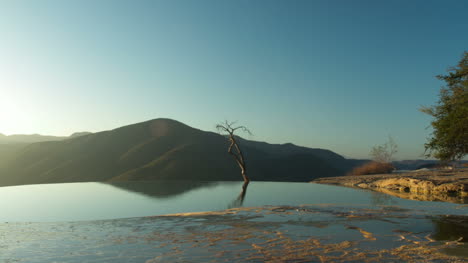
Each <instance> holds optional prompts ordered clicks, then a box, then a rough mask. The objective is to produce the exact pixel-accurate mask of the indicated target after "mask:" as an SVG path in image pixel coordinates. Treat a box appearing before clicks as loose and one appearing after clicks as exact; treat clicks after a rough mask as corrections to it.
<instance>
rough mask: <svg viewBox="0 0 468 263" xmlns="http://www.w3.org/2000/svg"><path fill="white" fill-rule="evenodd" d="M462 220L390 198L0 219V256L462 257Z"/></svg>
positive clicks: (150, 259)
mask: <svg viewBox="0 0 468 263" xmlns="http://www.w3.org/2000/svg"><path fill="white" fill-rule="evenodd" d="M461 206H464V205H461ZM460 209H463V210H465V209H466V207H460ZM466 222H467V217H466V216H464V215H452V216H434V215H430V214H428V213H427V211H426V212H425V211H420V210H413V209H404V208H401V207H396V206H381V207H379V208H374V209H369V208H362V209H356V208H349V207H338V206H332V205H304V206H271V207H253V208H236V209H229V210H226V211H221V212H214V213H211V212H207V213H188V214H174V215H168V216H156V217H142V218H129V219H117V220H103V221H85V222H58V223H0V262H28V263H45V262H76V263H78V262H80V263H82V262H88V263H91V262H93V263H98V262H101V263H104V262H122V263H124V262H125V263H132V262H135V263H136V262H146V263H155V262H466V260H467V259H468V254H467V251H468V246H467V243H466V241H467V239H466V238H467V237H468V225H467V224H466Z"/></svg>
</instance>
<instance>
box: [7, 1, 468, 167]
mask: <svg viewBox="0 0 468 263" xmlns="http://www.w3.org/2000/svg"><path fill="white" fill-rule="evenodd" d="M466 14H468V2H467V1H465V0H460V1H450V0H444V1H442V0H440V1H430V0H429V1H427V0H425V1H418V0H415V1H406V0H405V1H398V0H395V1H374V0H369V1H359V0H356V1H346V0H342V1H338V0H331V1H328V0H323V1H319V0H315V1H306V0H303V1H301V0H296V1H275V0H271V1H251V0H237V1H226V0H211V1H208V0H200V1H189V0H185V1H182V0H167V1H157V0H155V1H150V0H148V1H143V0H139V1H130V0H126V1H122V0H100V1H94V0H80V1H75V0H70V1H61V0H43V1H32V0H31V1H23V0H15V1H0V33H1V36H2V37H1V41H0V133H3V134H32V133H39V134H46V135H70V134H72V133H74V132H79V131H91V132H97V131H103V130H109V129H114V128H117V127H120V126H123V125H128V124H132V123H138V122H142V121H146V120H150V119H155V118H171V119H175V120H178V121H181V122H183V123H186V124H188V125H190V126H192V127H195V128H199V129H202V130H206V131H215V125H216V123H218V122H221V121H223V120H237V121H238V123H239V124H242V125H245V126H247V127H249V128H250V130H251V131H252V132H253V136H247V135H246V136H245V137H246V138H248V139H252V140H258V141H267V142H270V143H287V142H291V143H294V144H297V145H302V146H307V147H313V148H325V149H330V150H333V151H335V152H337V153H339V154H342V155H344V156H345V157H349V158H368V157H369V151H370V149H371V147H372V146H374V145H377V144H382V143H385V141H386V140H387V137H388V136H389V135H390V136H392V137H393V139H394V140H395V141H396V143H397V144H398V146H399V153H398V155H397V156H396V157H397V159H417V158H421V155H422V153H423V152H424V143H425V141H426V139H427V137H428V136H429V135H430V132H431V129H430V128H428V126H429V125H430V121H431V118H430V117H429V116H426V115H424V114H423V113H421V112H419V111H418V108H419V107H420V106H421V105H426V106H427V105H433V104H435V103H436V102H437V99H438V92H439V89H440V87H441V86H442V85H443V83H442V82H441V81H439V80H437V79H436V78H435V76H436V75H438V74H444V73H446V72H447V69H448V68H449V67H450V66H454V65H456V63H457V62H458V61H459V60H460V59H461V55H462V54H463V51H465V50H468V34H467V33H466V31H467V28H468V19H467V18H466Z"/></svg>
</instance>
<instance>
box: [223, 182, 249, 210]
mask: <svg viewBox="0 0 468 263" xmlns="http://www.w3.org/2000/svg"><path fill="white" fill-rule="evenodd" d="M248 186H249V182H248V181H246V182H244V184H243V185H242V190H241V192H240V194H239V196H237V198H236V199H234V200H233V201H232V202H231V203H230V204H229V206H228V208H229V209H230V208H236V207H241V206H242V205H243V204H244V199H245V194H246V193H247V187H248Z"/></svg>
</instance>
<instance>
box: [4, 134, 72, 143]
mask: <svg viewBox="0 0 468 263" xmlns="http://www.w3.org/2000/svg"><path fill="white" fill-rule="evenodd" d="M65 138H67V137H58V136H45V135H40V134H30V135H24V134H15V135H8V136H6V135H4V134H1V133H0V144H12V143H35V142H47V141H59V140H63V139H65Z"/></svg>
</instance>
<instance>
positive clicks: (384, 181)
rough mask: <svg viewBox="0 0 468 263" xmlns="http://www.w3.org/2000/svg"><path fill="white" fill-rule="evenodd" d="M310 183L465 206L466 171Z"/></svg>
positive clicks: (401, 174) (353, 178) (366, 176)
mask: <svg viewBox="0 0 468 263" xmlns="http://www.w3.org/2000/svg"><path fill="white" fill-rule="evenodd" d="M312 182H313V183H319V184H333V185H342V186H348V187H356V188H363V189H371V190H375V191H380V192H383V193H386V194H390V195H394V196H397V197H400V198H406V199H411V200H419V201H443V202H451V203H462V204H466V203H468V169H457V170H453V171H452V170H441V171H430V170H422V171H415V172H407V173H395V174H380V175H359V176H354V175H350V176H340V177H328V178H319V179H316V180H314V181H312Z"/></svg>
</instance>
